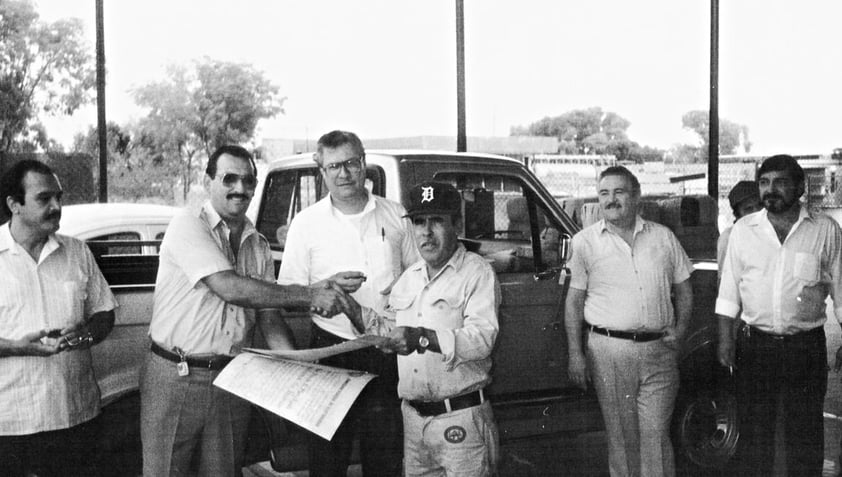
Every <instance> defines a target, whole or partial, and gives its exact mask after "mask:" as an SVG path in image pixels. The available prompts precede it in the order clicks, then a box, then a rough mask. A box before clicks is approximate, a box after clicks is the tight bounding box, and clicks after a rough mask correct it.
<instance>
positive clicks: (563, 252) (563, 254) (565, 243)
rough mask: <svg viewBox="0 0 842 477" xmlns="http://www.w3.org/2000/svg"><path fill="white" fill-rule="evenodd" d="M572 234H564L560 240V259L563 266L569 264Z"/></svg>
mask: <svg viewBox="0 0 842 477" xmlns="http://www.w3.org/2000/svg"><path fill="white" fill-rule="evenodd" d="M571 240H572V239H571V238H570V235H568V234H562V236H561V240H559V241H558V259H559V263H561V266H562V267H566V266H567V254H569V253H570V241H571Z"/></svg>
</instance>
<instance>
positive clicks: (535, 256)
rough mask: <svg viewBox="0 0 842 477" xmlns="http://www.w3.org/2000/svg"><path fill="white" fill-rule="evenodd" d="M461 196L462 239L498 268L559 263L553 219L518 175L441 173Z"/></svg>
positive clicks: (540, 268)
mask: <svg viewBox="0 0 842 477" xmlns="http://www.w3.org/2000/svg"><path fill="white" fill-rule="evenodd" d="M436 180H439V181H443V182H449V183H451V184H453V185H454V186H455V187H456V188H457V189H458V190H459V191H461V192H462V196H463V198H464V214H463V215H464V219H465V220H464V230H463V238H464V239H465V240H464V242H465V243H466V245H467V246H468V248H469V249H473V251H475V252H477V253H479V254H480V255H483V256H484V257H485V258H486V259H487V260H489V262H490V263H491V265H492V267H493V268H494V270H495V271H496V272H497V273H524V272H537V271H543V270H546V269H548V268H553V267H559V266H560V263H559V257H558V246H559V239H560V237H561V233H560V231H559V230H560V229H559V227H558V225H557V224H554V223H552V221H551V220H550V219H549V217H550V216H549V214H548V213H547V212H546V211H545V210H544V209H543V208H542V207H541V206H540V204H539V202H538V201H537V200H535V198H534V196H533V195H532V193H531V191H530V189H528V188H527V187H525V186H524V184H523V183H522V182H521V181H520V180H519V179H518V178H517V177H512V176H504V175H494V174H488V175H483V174H475V173H471V174H467V173H464V174H463V173H440V174H437V175H436Z"/></svg>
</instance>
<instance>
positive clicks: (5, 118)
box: [0, 0, 96, 152]
mask: <svg viewBox="0 0 842 477" xmlns="http://www.w3.org/2000/svg"><path fill="white" fill-rule="evenodd" d="M38 18H39V17H38V13H37V12H36V11H35V8H34V6H33V5H32V3H31V2H30V1H29V0H0V152H3V151H11V150H18V151H26V150H32V149H34V148H36V147H42V148H44V149H50V148H51V147H53V146H54V144H52V143H51V142H50V140H49V137H48V136H47V133H46V130H45V129H44V127H43V126H42V125H41V124H40V123H39V122H38V120H37V116H38V115H39V114H40V113H47V114H72V113H73V112H74V111H76V110H77V109H78V108H79V107H80V106H82V105H84V104H86V103H88V102H90V101H91V99H92V96H91V92H92V90H93V88H94V85H95V81H96V76H95V70H94V64H93V57H92V56H91V54H90V52H89V49H88V46H87V45H86V44H85V42H84V38H83V29H82V23H81V21H80V20H79V19H76V18H72V19H62V20H57V21H55V22H53V23H45V22H40V21H39V20H38Z"/></svg>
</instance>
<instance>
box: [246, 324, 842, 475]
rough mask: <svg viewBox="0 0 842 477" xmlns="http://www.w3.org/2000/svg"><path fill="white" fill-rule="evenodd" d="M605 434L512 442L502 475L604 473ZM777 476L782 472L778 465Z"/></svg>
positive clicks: (832, 388) (828, 464) (830, 421)
mask: <svg viewBox="0 0 842 477" xmlns="http://www.w3.org/2000/svg"><path fill="white" fill-rule="evenodd" d="M825 332H826V333H827V348H828V353H827V355H828V365H829V366H830V367H831V371H830V373H829V375H828V389H827V396H826V398H825V406H824V409H825V472H824V477H837V476H839V475H840V472H839V456H840V440H842V373H836V372H834V371H833V370H832V368H833V362H834V360H835V357H836V350H837V349H838V348H839V347H840V346H842V329H840V326H839V324H838V323H837V322H836V320H835V319H833V318H830V320H829V321H828V323H827V325H826V326H825ZM605 452H606V451H605V436H604V435H603V434H602V433H591V434H586V435H583V436H578V437H576V438H571V439H555V440H552V441H546V442H523V443H513V444H510V445H509V446H508V451H507V452H506V453H505V454H504V470H507V472H505V473H503V474H502V475H503V477H510V476H517V477H521V476H541V477H543V476H577V477H578V476H583V477H602V476H606V475H607V467H606V454H605ZM775 475H776V476H783V475H785V474H784V473H783V469H782V467H781V466H778V469H776V474H775ZM244 476H245V477H306V476H307V472H296V473H276V472H273V471H272V470H271V468H270V467H269V464H268V463H266V462H264V463H261V464H256V465H254V466H252V467H250V468H249V469H247V470H246V472H245V473H244ZM348 476H349V477H359V476H361V472H360V469H359V466H354V467H352V468H351V471H350V472H349V473H348Z"/></svg>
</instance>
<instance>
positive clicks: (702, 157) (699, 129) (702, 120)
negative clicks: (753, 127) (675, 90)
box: [681, 110, 751, 162]
mask: <svg viewBox="0 0 842 477" xmlns="http://www.w3.org/2000/svg"><path fill="white" fill-rule="evenodd" d="M681 124H682V126H683V127H684V128H685V129H689V130H691V131H693V132H695V133H696V134H698V135H699V139H700V140H701V146H699V147H698V148H697V149H698V151H695V153H694V154H693V156H695V157H696V158H698V160H699V161H701V162H706V161H707V156H708V146H709V144H710V113H709V112H708V111H701V110H695V111H688V112H686V113H684V116H682V117H681ZM741 146H742V147H743V148H745V151H746V152H749V151H750V150H751V142H750V141H749V137H748V126H745V125H742V124H737V123H734V122H731V121H729V120H727V119H723V118H720V119H719V153H720V154H736V153H737V150H738V149H739V148H740V147H741ZM691 149H692V148H691ZM690 152H692V151H690Z"/></svg>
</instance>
